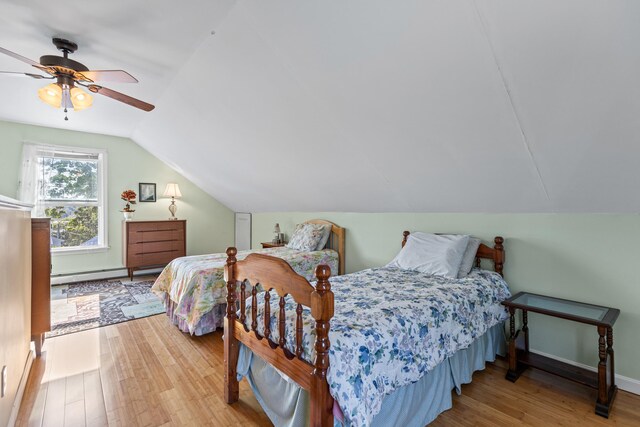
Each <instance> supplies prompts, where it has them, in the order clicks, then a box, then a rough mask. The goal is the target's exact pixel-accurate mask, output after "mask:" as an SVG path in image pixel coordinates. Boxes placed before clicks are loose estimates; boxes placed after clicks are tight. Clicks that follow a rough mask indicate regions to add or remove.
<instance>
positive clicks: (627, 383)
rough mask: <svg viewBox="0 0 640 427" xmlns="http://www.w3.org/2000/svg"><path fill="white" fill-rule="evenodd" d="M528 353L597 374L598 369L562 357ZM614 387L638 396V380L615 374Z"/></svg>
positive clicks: (639, 388)
mask: <svg viewBox="0 0 640 427" xmlns="http://www.w3.org/2000/svg"><path fill="white" fill-rule="evenodd" d="M530 351H531V353H535V354H539V355H540V356H545V357H548V358H550V359H555V360H558V361H560V362H564V363H567V364H569V365H573V366H577V367H579V368H583V369H586V370H588V371H592V372H597V371H598V369H597V368H595V367H593V366H589V365H585V364H583V363H578V362H574V361H573V360H569V359H564V358H562V357H558V356H554V355H553V354H549V353H545V352H542V351H538V350H534V349H531V350H530ZM616 385H617V386H618V388H619V389H620V390H624V391H628V392H629V393H633V394H638V395H640V380H636V379H634V378H629V377H625V376H622V375H619V374H616Z"/></svg>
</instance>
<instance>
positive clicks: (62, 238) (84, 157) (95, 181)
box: [34, 147, 106, 251]
mask: <svg viewBox="0 0 640 427" xmlns="http://www.w3.org/2000/svg"><path fill="white" fill-rule="evenodd" d="M35 153H36V154H35V156H36V158H35V159H34V160H35V162H34V164H35V165H36V168H35V169H36V171H35V172H36V175H37V177H36V186H35V190H36V192H37V194H36V200H35V212H36V214H37V215H38V216H46V217H49V218H51V247H52V249H53V250H54V251H56V250H57V251H64V250H68V249H71V248H75V249H95V248H100V247H104V246H106V242H105V240H106V238H105V231H104V230H105V228H106V227H105V226H104V209H103V206H104V203H103V200H102V198H103V197H104V193H105V191H104V189H103V188H102V185H103V176H104V170H103V164H104V156H105V155H106V153H104V152H101V151H100V150H95V152H91V150H86V151H85V150H82V151H69V150H66V149H62V147H60V148H59V149H55V147H54V149H52V147H46V149H42V150H37V151H36V152H35Z"/></svg>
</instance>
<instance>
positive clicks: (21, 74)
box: [0, 71, 53, 79]
mask: <svg viewBox="0 0 640 427" xmlns="http://www.w3.org/2000/svg"><path fill="white" fill-rule="evenodd" d="M0 74H7V75H10V76H27V77H31V78H32V79H53V77H49V76H41V75H40V74H31V73H16V72H13V71H0Z"/></svg>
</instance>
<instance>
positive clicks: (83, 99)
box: [70, 87, 93, 111]
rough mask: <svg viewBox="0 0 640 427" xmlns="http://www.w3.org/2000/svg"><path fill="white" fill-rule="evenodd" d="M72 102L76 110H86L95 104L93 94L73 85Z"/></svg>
mask: <svg viewBox="0 0 640 427" xmlns="http://www.w3.org/2000/svg"><path fill="white" fill-rule="evenodd" d="M70 95H71V104H72V105H73V110H74V111H80V110H84V109H85V108H89V107H91V105H92V104H93V96H91V95H89V94H88V93H86V92H85V91H83V90H82V89H80V88H77V87H73V88H71V91H70Z"/></svg>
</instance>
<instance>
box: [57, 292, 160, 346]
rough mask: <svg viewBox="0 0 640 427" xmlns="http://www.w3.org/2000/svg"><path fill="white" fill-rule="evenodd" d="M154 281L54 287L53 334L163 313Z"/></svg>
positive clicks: (63, 333) (67, 332)
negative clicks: (153, 288)
mask: <svg viewBox="0 0 640 427" xmlns="http://www.w3.org/2000/svg"><path fill="white" fill-rule="evenodd" d="M152 285H153V280H145V281H141V282H127V283H123V282H122V281H120V280H94V281H90V282H80V283H73V284H68V285H59V286H52V287H51V332H49V333H47V337H55V336H58V335H65V334H70V333H72V332H79V331H84V330H86V329H92V328H97V327H100V326H106V325H113V324H114V323H120V322H126V321H127V320H133V319H140V318H142V317H147V316H153V315H155V314H160V313H164V305H163V304H162V300H161V299H160V297H158V296H156V295H155V294H154V293H152V292H151V286H152Z"/></svg>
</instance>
